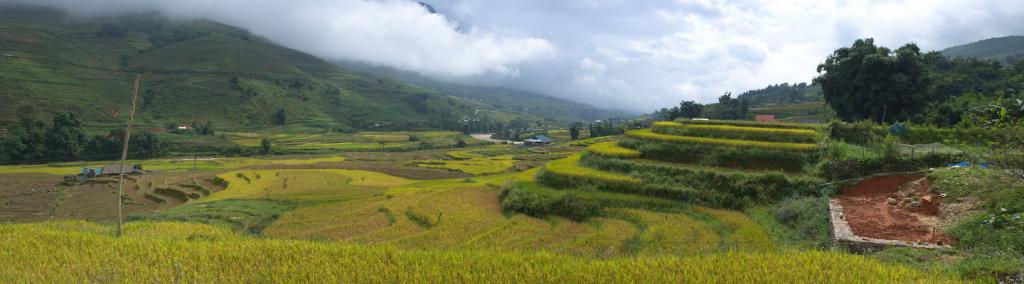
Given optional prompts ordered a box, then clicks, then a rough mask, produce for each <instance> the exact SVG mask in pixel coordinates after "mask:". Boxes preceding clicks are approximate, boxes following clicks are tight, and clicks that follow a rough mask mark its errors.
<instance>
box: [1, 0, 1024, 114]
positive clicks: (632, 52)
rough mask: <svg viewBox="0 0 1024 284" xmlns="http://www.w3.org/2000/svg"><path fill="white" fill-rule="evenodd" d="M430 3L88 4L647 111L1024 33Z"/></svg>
mask: <svg viewBox="0 0 1024 284" xmlns="http://www.w3.org/2000/svg"><path fill="white" fill-rule="evenodd" d="M0 1H5V0H0ZM423 1H426V2H429V4H431V5H432V6H434V7H435V8H437V10H438V12H439V13H441V15H438V14H429V13H426V12H425V11H424V10H423V9H422V8H420V7H419V5H418V4H416V3H415V2H413V1H412V0H406V1H400V0H373V1H369V0H366V1H364V0H338V1H329V0H305V1H284V0H277V1H275V0H253V1H244V0H221V1H208V0H178V1H172V0H165V1H157V0H149V1H144V0H139V1H133V0H95V1H89V2H88V3H85V4H87V5H81V6H82V7H78V8H79V9H86V10H89V9H92V10H97V11H108V10H110V9H111V7H120V8H121V9H135V10H138V9H160V10H163V11H166V12H169V13H172V14H176V15H184V16H198V17H208V18H212V19H214V20H219V21H223V22H226V23H229V24H233V25H238V26H242V27H246V28H249V29H250V30H252V31H253V32H255V33H258V34H262V35H265V36H267V37H269V38H271V39H273V40H276V41H278V42H282V43H285V44H287V45H288V46H290V47H293V48H296V49H299V50H303V51H308V52H311V53H314V54H317V55H320V56H323V57H327V58H344V59H356V60H363V61H368V62H371V63H376V64H383V65H388V66H393V67H398V68H402V69H408V70H413V71H419V72H422V73H426V74H433V75H436V76H438V77H444V78H448V79H451V80H459V81H460V82H463V83H481V84H490V85H502V86H507V87H513V88H522V89H528V90H532V91H537V92H543V93H548V94H551V95H555V96H558V97H562V98H568V99H573V100H577V101H581V102H587V103H592V104H595V105H598V106H602V107H609V108H625V109H629V110H636V111H650V110H653V109H657V108H661V107H665V106H671V105H675V104H677V103H678V101H679V100H683V99H685V100H697V101H701V102H713V101H715V99H716V98H717V97H718V96H720V95H721V94H722V93H724V92H733V93H734V94H738V93H741V92H743V91H746V90H749V89H754V88H761V87H764V86H766V85H769V84H777V83H784V82H790V83H793V82H807V81H810V80H811V78H812V77H813V76H814V75H815V67H816V66H817V64H818V63H820V62H822V61H823V60H824V59H825V57H826V56H828V55H829V54H830V53H831V52H832V51H833V50H835V49H836V48H839V47H842V46H849V45H850V44H851V43H852V42H853V41H854V40H856V39H858V38H865V37H873V38H875V42H876V43H877V44H881V45H885V46H889V47H898V46H899V45H902V44H905V43H908V42H915V43H917V44H919V46H921V48H922V49H924V50H936V49H943V48H946V47H949V46H953V45H957V44H965V43H969V42H973V41H977V40H982V39H986V38H991V37H996V36H1005V35H1014V34H1016V35H1020V34H1024V21H1021V20H1020V19H1024V1H1020V0H736V1H725V0H654V1H635V0H601V1H596V0H588V1H551V0H516V1H484V0H423ZM39 2H43V3H51V4H58V5H64V6H74V5H77V3H81V2H80V1H76V0H37V1H34V2H33V3H39ZM444 15H446V16H444ZM453 21H457V22H458V27H459V30H464V31H465V32H457V31H455V29H456V28H455V27H456V25H455V24H453V23H452V22H453ZM556 47H557V48H556Z"/></svg>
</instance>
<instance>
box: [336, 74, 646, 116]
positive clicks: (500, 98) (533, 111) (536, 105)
mask: <svg viewBox="0 0 1024 284" xmlns="http://www.w3.org/2000/svg"><path fill="white" fill-rule="evenodd" d="M338 64H339V65H341V66H342V67H344V68H345V69H349V70H358V71H361V72H366V73H369V74H373V75H376V76H383V77H388V78H392V79H395V80H398V81H402V82H405V83H409V84H413V85H416V86H420V87H424V88H428V89H432V90H436V91H438V92H441V93H443V94H445V95H451V96H455V97H460V98H464V99H468V100H471V101H474V102H478V103H481V104H484V105H487V106H488V107H489V108H490V109H491V110H495V111H502V112H509V113H520V114H525V115H532V116H539V117H545V118H551V119H555V120H558V121H562V122H583V121H594V120H600V119H607V118H610V117H616V118H618V117H627V116H632V115H635V114H630V113H626V112H622V111H612V110H605V109H600V108H596V107H594V106H592V105H588V104H584V103H577V102H572V101H568V100H564V99H559V98H555V97H551V96H547V95H541V94H537V93H531V92H526V91H521V90H514V89H509V88H501V87H484V86H467V85H462V84H457V83H449V82H443V81H440V80H436V79H432V78H429V77H427V76H423V75H420V74H417V73H414V72H408V71H401V70H396V69H394V68H388V67H380V66H371V65H368V64H363V63H358V62H338Z"/></svg>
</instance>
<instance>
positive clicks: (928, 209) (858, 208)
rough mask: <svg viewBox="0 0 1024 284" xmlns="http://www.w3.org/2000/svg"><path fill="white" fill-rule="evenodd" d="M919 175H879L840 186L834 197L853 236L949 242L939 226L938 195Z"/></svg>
mask: <svg viewBox="0 0 1024 284" xmlns="http://www.w3.org/2000/svg"><path fill="white" fill-rule="evenodd" d="M931 187H932V182H931V180H929V179H928V178H926V177H924V176H921V175H897V176H883V177H876V178H870V179H866V180H863V181H861V182H859V183H857V184H854V185H853V186H850V187H847V188H844V189H843V190H842V192H840V194H839V195H838V196H836V198H837V199H838V200H839V202H840V203H841V204H842V205H843V209H844V212H843V213H844V215H845V216H846V221H847V223H849V224H850V228H851V229H852V230H853V233H854V234H856V235H857V236H861V237H868V238H875V239H885V240H901V241H909V242H925V243H936V244H952V243H954V240H953V239H952V238H950V237H949V236H947V235H945V234H943V233H942V232H941V228H939V224H940V223H941V222H940V212H939V211H940V208H941V205H942V196H941V195H939V194H938V193H936V192H933V191H932V190H931Z"/></svg>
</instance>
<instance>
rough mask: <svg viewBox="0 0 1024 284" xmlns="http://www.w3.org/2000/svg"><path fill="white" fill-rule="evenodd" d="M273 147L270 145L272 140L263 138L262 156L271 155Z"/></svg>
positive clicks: (261, 145)
mask: <svg viewBox="0 0 1024 284" xmlns="http://www.w3.org/2000/svg"><path fill="white" fill-rule="evenodd" d="M271 147H272V145H271V144H270V139H269V138H263V140H261V141H260V154H261V155H270V152H271V150H272V149H271Z"/></svg>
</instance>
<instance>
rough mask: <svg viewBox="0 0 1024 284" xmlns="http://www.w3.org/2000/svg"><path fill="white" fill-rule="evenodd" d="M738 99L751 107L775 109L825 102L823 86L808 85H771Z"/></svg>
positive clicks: (749, 92) (746, 93) (748, 92)
mask: <svg viewBox="0 0 1024 284" xmlns="http://www.w3.org/2000/svg"><path fill="white" fill-rule="evenodd" d="M738 98H740V99H747V102H748V103H750V106H751V107H774V106H783V105H790V104H799V103H806V102H817V101H822V100H824V98H823V96H822V92H821V86H818V85H808V84H807V83H798V84H792V85H791V84H789V83H782V84H777V85H769V86H768V87H765V88H763V89H757V90H750V91H746V92H743V93H742V94H740V95H739V96H738Z"/></svg>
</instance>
